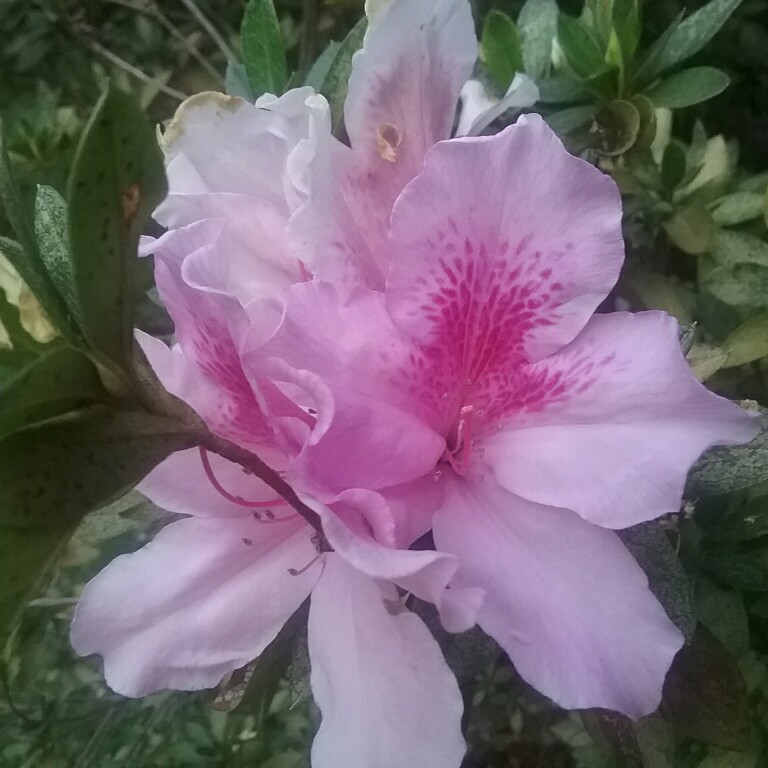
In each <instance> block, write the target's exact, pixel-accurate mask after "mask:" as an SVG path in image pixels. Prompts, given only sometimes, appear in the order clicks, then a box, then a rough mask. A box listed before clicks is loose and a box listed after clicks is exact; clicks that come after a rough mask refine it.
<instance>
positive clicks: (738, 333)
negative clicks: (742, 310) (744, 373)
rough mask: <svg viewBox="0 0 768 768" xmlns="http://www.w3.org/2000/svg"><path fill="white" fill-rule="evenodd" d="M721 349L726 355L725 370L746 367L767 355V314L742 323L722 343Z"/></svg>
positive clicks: (755, 316) (764, 313)
mask: <svg viewBox="0 0 768 768" xmlns="http://www.w3.org/2000/svg"><path fill="white" fill-rule="evenodd" d="M723 349H724V350H725V351H726V352H727V353H728V361H727V362H726V367H727V368H732V367H733V366H736V365H746V364H747V363H752V362H754V361H755V360H760V358H763V357H765V356H766V355H768V312H763V313H761V314H759V315H754V316H753V317H750V318H749V319H748V320H746V321H745V322H744V323H742V324H741V325H740V326H739V327H738V328H737V329H736V330H735V331H734V332H733V333H731V335H730V336H728V338H727V339H726V340H725V341H724V342H723Z"/></svg>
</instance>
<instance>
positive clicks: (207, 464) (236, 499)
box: [200, 446, 299, 522]
mask: <svg viewBox="0 0 768 768" xmlns="http://www.w3.org/2000/svg"><path fill="white" fill-rule="evenodd" d="M200 459H201V460H202V462H203V469H204V470H205V476H206V477H207V478H208V480H209V481H210V483H211V485H212V486H213V487H214V488H215V489H216V490H217V491H218V492H219V493H220V494H221V495H222V496H223V497H224V498H225V499H226V500H227V501H231V502H232V503H233V504H238V505H239V506H241V507H248V508H249V509H265V508H267V507H276V506H278V505H280V504H287V503H288V502H287V501H286V500H285V499H280V498H277V499H271V500H270V501H247V500H246V499H242V498H240V496H235V495H234V494H231V493H230V492H229V491H228V490H227V489H226V488H224V486H223V485H222V484H221V483H220V482H219V481H218V480H217V479H216V475H214V474H213V467H212V466H211V460H210V458H209V457H208V451H206V450H205V448H203V447H202V446H200ZM290 517H291V518H293V517H299V515H290ZM273 518H274V519H273ZM285 519H287V518H275V517H274V515H273V516H272V518H270V522H278V521H280V520H285ZM262 522H265V521H262Z"/></svg>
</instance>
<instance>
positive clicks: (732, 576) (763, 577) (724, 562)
mask: <svg viewBox="0 0 768 768" xmlns="http://www.w3.org/2000/svg"><path fill="white" fill-rule="evenodd" d="M701 563H702V567H704V568H705V569H706V570H707V571H709V573H711V574H712V575H713V576H715V577H716V578H717V579H718V581H720V582H722V583H723V584H728V585H729V586H731V587H733V588H734V589H745V590H747V591H750V592H768V547H766V546H762V547H759V548H756V549H755V548H749V549H746V548H742V547H737V546H730V547H727V546H721V547H718V548H717V549H715V550H712V551H707V552H704V553H703V554H702V558H701Z"/></svg>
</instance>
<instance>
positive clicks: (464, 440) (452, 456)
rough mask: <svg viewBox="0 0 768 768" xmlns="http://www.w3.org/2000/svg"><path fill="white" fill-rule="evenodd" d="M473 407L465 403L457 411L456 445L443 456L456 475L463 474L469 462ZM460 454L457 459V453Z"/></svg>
mask: <svg viewBox="0 0 768 768" xmlns="http://www.w3.org/2000/svg"><path fill="white" fill-rule="evenodd" d="M474 415H475V407H474V406H473V405H465V406H463V407H462V409H461V411H459V426H458V428H457V429H456V447H455V448H453V449H452V450H450V451H446V452H445V453H444V454H443V456H444V458H445V459H446V460H447V462H448V463H449V464H450V465H451V468H452V469H453V471H454V472H455V473H456V474H457V475H462V476H463V475H464V473H465V472H466V471H467V466H468V464H469V454H470V451H471V450H472V426H473V425H474V421H475V419H474ZM459 453H461V456H460V457H459V458H458V459H457V458H456V457H457V455H458V454H459Z"/></svg>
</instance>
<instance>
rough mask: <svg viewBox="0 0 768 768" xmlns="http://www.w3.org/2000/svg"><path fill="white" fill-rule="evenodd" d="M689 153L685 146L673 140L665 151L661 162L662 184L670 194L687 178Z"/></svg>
mask: <svg viewBox="0 0 768 768" xmlns="http://www.w3.org/2000/svg"><path fill="white" fill-rule="evenodd" d="M686 167H687V153H686V150H685V147H684V146H683V144H681V143H680V142H679V141H677V140H676V139H672V140H671V141H670V142H669V144H667V146H666V148H665V149H664V157H663V158H662V161H661V183H662V184H663V185H664V187H665V189H667V190H669V191H670V192H671V191H672V190H674V189H675V188H677V186H678V185H679V184H680V183H681V182H682V180H683V179H684V178H685V171H686Z"/></svg>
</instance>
